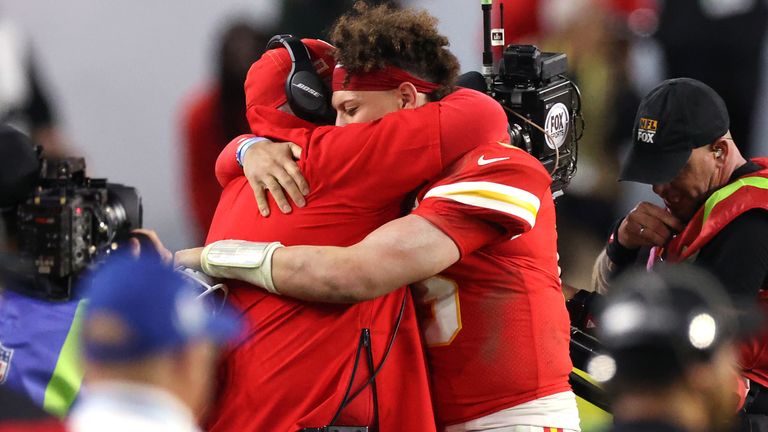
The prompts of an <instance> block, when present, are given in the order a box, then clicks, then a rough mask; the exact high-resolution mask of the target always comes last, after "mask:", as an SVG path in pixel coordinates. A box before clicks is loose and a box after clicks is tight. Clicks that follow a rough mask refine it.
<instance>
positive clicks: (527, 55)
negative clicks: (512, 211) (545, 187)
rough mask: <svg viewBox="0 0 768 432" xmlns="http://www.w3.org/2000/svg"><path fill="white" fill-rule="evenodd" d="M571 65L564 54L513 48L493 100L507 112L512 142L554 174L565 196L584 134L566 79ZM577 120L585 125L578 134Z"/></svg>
mask: <svg viewBox="0 0 768 432" xmlns="http://www.w3.org/2000/svg"><path fill="white" fill-rule="evenodd" d="M567 66H568V62H567V57H566V55H565V54H564V53H544V52H541V51H540V50H539V49H538V48H536V47H535V46H533V45H508V46H507V47H506V48H505V49H504V57H503V59H502V61H501V62H500V63H499V70H498V74H497V75H495V76H494V77H493V79H492V81H491V84H490V87H489V93H490V95H491V96H492V97H493V98H494V99H495V100H496V101H498V102H499V103H500V104H501V105H502V106H503V107H504V108H505V111H506V112H507V118H508V120H509V127H510V138H511V143H512V144H513V145H515V146H517V147H520V148H522V149H524V150H526V151H527V152H528V153H530V154H531V155H533V156H534V157H536V158H537V159H538V160H539V161H540V162H541V163H542V164H543V165H544V167H545V168H546V169H547V171H549V172H550V174H551V175H552V192H553V194H555V196H557V195H560V194H562V191H563V190H564V189H565V188H566V187H567V186H568V184H569V183H570V181H571V179H572V178H573V176H574V174H575V173H576V161H577V154H578V140H579V139H580V138H581V129H583V120H582V119H581V96H580V93H579V90H578V87H576V85H575V84H574V83H573V82H572V81H570V80H569V79H568V78H566V77H565V73H566V71H567ZM577 120H578V121H580V122H581V124H580V126H581V129H579V130H578V131H577ZM537 126H538V127H537Z"/></svg>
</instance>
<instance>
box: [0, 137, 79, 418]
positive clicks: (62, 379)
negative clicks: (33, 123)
mask: <svg viewBox="0 0 768 432" xmlns="http://www.w3.org/2000/svg"><path fill="white" fill-rule="evenodd" d="M0 165H2V166H1V167H0V176H1V177H0V206H1V207H2V216H3V220H2V223H3V226H4V231H5V238H4V239H3V240H2V244H1V246H2V249H3V257H2V271H0V277H2V280H1V281H0V284H2V285H1V286H2V288H3V291H2V292H0V363H1V364H2V367H0V371H2V373H1V374H0V383H2V385H4V386H8V387H9V388H11V389H14V390H16V391H18V392H20V393H22V394H25V395H27V396H29V397H30V398H31V399H32V400H33V401H34V402H36V403H37V404H39V406H41V407H44V408H45V409H46V410H47V411H49V412H51V413H54V414H59V415H61V414H64V413H66V411H67V410H68V408H69V406H70V405H71V403H72V402H73V401H74V399H75V397H76V395H77V393H78V390H79V388H80V383H81V381H82V371H81V368H80V366H79V364H78V362H77V350H76V349H75V346H74V344H75V342H76V337H75V336H74V332H75V331H76V330H77V316H78V312H79V311H80V310H81V308H82V305H81V300H80V299H78V298H74V299H71V300H67V301H58V302H50V301H46V300H44V299H40V298H36V297H33V296H31V295H29V294H30V286H29V283H28V278H27V276H28V275H27V274H26V271H25V269H19V268H18V260H17V257H18V251H17V242H18V239H19V237H18V236H19V232H18V230H17V227H18V224H17V222H18V221H17V207H18V205H19V204H20V203H22V202H24V201H25V200H26V199H27V197H28V196H29V195H31V194H32V191H33V189H34V187H35V184H36V181H37V178H38V173H39V169H40V166H39V161H38V157H37V154H36V152H35V148H34V146H33V144H32V143H31V142H30V141H29V139H28V138H27V137H26V136H25V135H24V134H22V133H21V132H19V131H18V130H16V129H14V128H12V127H10V126H0Z"/></svg>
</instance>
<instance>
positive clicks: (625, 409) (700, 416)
mask: <svg viewBox="0 0 768 432" xmlns="http://www.w3.org/2000/svg"><path fill="white" fill-rule="evenodd" d="M613 414H614V417H615V418H616V419H617V420H621V421H624V422H630V421H642V420H660V421H665V422H667V423H670V424H673V425H676V426H679V427H681V428H683V429H686V430H706V429H707V427H708V418H707V413H706V408H705V407H704V404H703V403H702V402H701V400H700V399H698V398H697V397H695V396H692V395H690V394H689V393H686V392H681V391H669V392H667V393H665V394H663V395H659V394H640V395H622V396H621V397H619V398H618V399H617V400H616V401H615V402H614V404H613Z"/></svg>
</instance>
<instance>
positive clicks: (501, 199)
mask: <svg viewBox="0 0 768 432" xmlns="http://www.w3.org/2000/svg"><path fill="white" fill-rule="evenodd" d="M430 197H440V198H446V199H450V200H453V201H457V202H460V203H462V204H467V205H471V206H475V207H483V208H487V209H491V210H496V211H499V212H503V213H507V214H511V215H513V216H515V217H517V218H519V219H522V220H524V221H525V222H527V223H528V225H530V226H531V228H533V226H534V225H535V224H536V215H537V214H538V212H539V207H540V206H541V201H540V200H539V198H537V197H536V195H533V194H532V193H530V192H528V191H526V190H523V189H520V188H516V187H514V186H507V185H503V184H499V183H492V182H460V183H453V184H447V185H441V186H437V187H435V188H432V189H430V190H429V191H428V192H427V193H426V194H425V195H424V199H427V198H430Z"/></svg>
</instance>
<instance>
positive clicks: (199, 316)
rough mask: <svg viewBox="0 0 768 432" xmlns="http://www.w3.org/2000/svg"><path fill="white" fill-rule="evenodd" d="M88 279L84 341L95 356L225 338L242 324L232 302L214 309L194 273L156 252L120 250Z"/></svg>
mask: <svg viewBox="0 0 768 432" xmlns="http://www.w3.org/2000/svg"><path fill="white" fill-rule="evenodd" d="M83 283H84V284H85V287H84V292H85V296H86V299H88V300H87V301H88V303H87V304H86V307H85V313H84V318H83V324H82V334H81V341H82V346H83V351H84V353H85V356H86V358H88V359H90V360H94V361H100V362H120V361H126V360H134V359H139V358H143V357H147V356H150V355H152V354H156V353H160V352H166V351H171V350H174V349H178V348H181V347H183V346H185V345H187V344H188V343H190V342H193V341H197V340H201V339H208V340H211V341H213V342H216V343H225V342H228V341H230V340H232V339H233V338H235V337H236V336H237V335H238V334H239V333H240V330H241V327H240V323H239V321H238V319H237V318H236V315H235V313H234V312H233V311H232V310H231V309H230V308H226V307H225V308H223V309H221V310H220V311H218V312H215V313H214V311H213V310H212V308H211V307H210V305H209V303H207V302H205V301H202V300H201V299H198V295H199V294H200V290H199V289H197V288H196V286H195V284H194V283H193V282H192V281H190V279H189V278H187V277H185V276H184V275H182V274H180V273H178V272H175V271H174V270H173V269H172V268H171V267H169V266H167V265H165V264H164V263H162V261H160V259H159V258H157V257H141V258H138V259H137V258H134V257H131V256H129V255H127V254H121V255H115V256H113V257H110V258H109V259H108V260H107V261H106V262H105V263H104V264H103V265H102V266H100V267H99V268H98V269H96V270H95V271H94V272H93V273H92V274H91V275H90V276H89V277H88V278H86V279H85V280H84V282H83Z"/></svg>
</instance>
